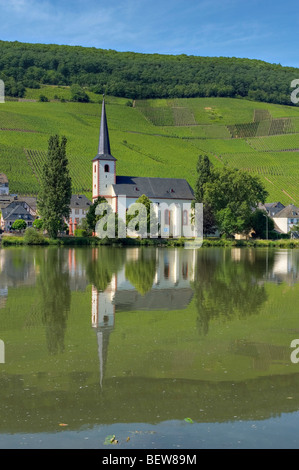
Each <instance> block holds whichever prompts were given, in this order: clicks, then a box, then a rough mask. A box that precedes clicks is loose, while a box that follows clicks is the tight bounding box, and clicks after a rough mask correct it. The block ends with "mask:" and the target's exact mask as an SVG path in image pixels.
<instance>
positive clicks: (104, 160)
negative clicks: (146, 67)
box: [92, 97, 116, 202]
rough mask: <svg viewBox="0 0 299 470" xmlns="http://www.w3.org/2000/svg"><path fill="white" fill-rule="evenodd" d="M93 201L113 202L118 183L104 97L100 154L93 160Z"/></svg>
mask: <svg viewBox="0 0 299 470" xmlns="http://www.w3.org/2000/svg"><path fill="white" fill-rule="evenodd" d="M92 175H93V176H92V199H93V201H94V200H95V199H97V198H98V197H100V196H102V197H105V198H106V199H107V201H108V202H111V201H112V199H110V198H112V196H113V188H112V185H113V184H115V182H116V158H114V157H113V156H112V155H111V150H110V141H109V132H108V124H107V117H106V109H105V100H104V97H103V103H102V116H101V127H100V138H99V148H98V153H97V155H96V156H95V158H94V159H93V160H92Z"/></svg>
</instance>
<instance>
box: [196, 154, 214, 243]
mask: <svg viewBox="0 0 299 470" xmlns="http://www.w3.org/2000/svg"><path fill="white" fill-rule="evenodd" d="M196 171H197V179H196V184H195V190H194V198H195V199H194V202H193V204H192V206H193V207H194V204H195V203H202V204H203V234H204V235H208V234H211V233H214V232H215V230H216V220H215V217H214V214H213V211H212V208H211V205H210V204H209V203H207V201H206V200H205V187H206V184H207V183H208V182H212V181H213V178H214V177H213V164H212V163H211V161H210V159H209V157H208V156H207V155H199V157H198V161H197V165H196Z"/></svg>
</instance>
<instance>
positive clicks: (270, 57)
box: [0, 0, 299, 67]
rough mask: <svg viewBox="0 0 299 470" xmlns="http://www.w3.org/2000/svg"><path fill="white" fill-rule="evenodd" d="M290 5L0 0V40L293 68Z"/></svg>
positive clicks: (294, 17) (295, 22) (294, 7)
mask: <svg viewBox="0 0 299 470" xmlns="http://www.w3.org/2000/svg"><path fill="white" fill-rule="evenodd" d="M298 10H299V8H298V3H296V2H295V1H290V0H285V1H277V0H272V1H269V0H250V1H249V0H105V1H103V0H84V1H81V0H74V1H72V0H70V1H66V0H0V18H1V23H0V39H2V40H6V41H20V42H30V43H46V44H49V43H54V44H68V45H81V46H88V47H97V48H102V49H115V50H117V51H133V52H142V53H160V54H187V55H199V56H216V57H219V56H225V57H246V58H250V59H261V60H265V61H267V62H271V63H280V64H281V65H286V66H291V67H299V53H298V50H297V47H296V44H297V39H298V30H299V11H298Z"/></svg>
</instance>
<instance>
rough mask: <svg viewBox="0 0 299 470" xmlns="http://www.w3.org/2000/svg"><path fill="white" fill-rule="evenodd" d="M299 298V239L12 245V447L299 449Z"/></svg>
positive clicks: (0, 379)
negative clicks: (284, 243)
mask: <svg viewBox="0 0 299 470" xmlns="http://www.w3.org/2000/svg"><path fill="white" fill-rule="evenodd" d="M298 301H299V250H298V251H296V250H295V249H294V250H284V249H262V248H200V249H197V250H193V249H185V248H152V247H140V248H139V247H138V248H136V247H132V248H116V247H105V246H102V247H95V248H91V247H77V248H67V247H61V248H58V247H47V248H45V247H36V248H34V247H26V248H24V247H14V248H2V249H0V416H1V419H0V448H2V449H23V448H35V449H39V448H40V449H49V448H50V449H53V448H60V449H65V448H74V449H75V448H76V449H78V448H82V449H84V448H89V449H90V448H92V449H110V448H113V449H114V448H119V449H175V450H178V449H215V448H217V449H219V448H221V449H237V448H250V449H253V448H298V447H299V437H298V436H299V434H298V420H299V362H298V363H297V354H296V349H295V346H294V344H293V346H292V347H291V343H292V341H293V340H295V339H297V338H299V307H298V305H299V302H298ZM298 346H299V340H298ZM292 353H293V354H292ZM298 358H299V352H298Z"/></svg>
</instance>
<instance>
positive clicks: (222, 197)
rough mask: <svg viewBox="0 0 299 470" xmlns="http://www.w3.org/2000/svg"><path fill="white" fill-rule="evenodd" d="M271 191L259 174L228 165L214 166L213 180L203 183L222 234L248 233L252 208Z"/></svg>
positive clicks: (205, 197)
mask: <svg viewBox="0 0 299 470" xmlns="http://www.w3.org/2000/svg"><path fill="white" fill-rule="evenodd" d="M267 195H268V193H267V191H266V190H265V188H264V186H263V184H262V183H261V181H260V180H259V178H258V177H256V176H253V175H250V174H249V173H246V172H245V171H241V170H237V169H235V168H229V167H227V166H225V167H222V168H219V169H218V168H217V169H214V170H213V180H211V181H209V182H207V183H206V185H205V187H204V199H205V202H206V203H207V204H209V206H210V207H211V209H212V211H213V214H214V216H215V219H216V222H217V227H218V229H219V230H220V232H221V233H222V234H225V235H226V236H231V235H233V234H234V233H249V231H250V230H251V217H252V210H253V209H256V208H257V206H258V203H259V202H261V203H264V202H265V200H266V197H267Z"/></svg>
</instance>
